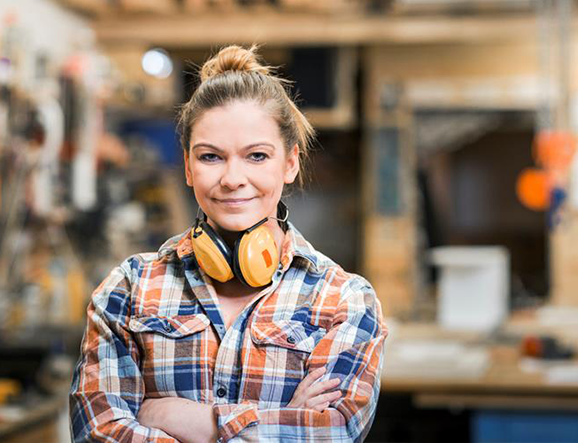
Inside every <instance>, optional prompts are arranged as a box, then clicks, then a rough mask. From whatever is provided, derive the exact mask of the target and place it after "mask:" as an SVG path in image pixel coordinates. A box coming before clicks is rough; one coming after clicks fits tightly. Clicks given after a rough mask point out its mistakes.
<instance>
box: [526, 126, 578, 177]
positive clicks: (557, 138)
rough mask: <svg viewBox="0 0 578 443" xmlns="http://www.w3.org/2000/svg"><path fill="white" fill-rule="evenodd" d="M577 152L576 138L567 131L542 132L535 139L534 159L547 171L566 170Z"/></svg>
mask: <svg viewBox="0 0 578 443" xmlns="http://www.w3.org/2000/svg"><path fill="white" fill-rule="evenodd" d="M575 152H576V137H575V136H574V135H573V134H572V133H571V132H567V131H541V132H539V133H538V134H537V135H536V138H535V139H534V157H535V161H536V163H537V164H538V165H540V166H542V167H543V168H544V169H547V170H566V169H568V167H569V166H570V163H571V162H572V158H573V157H574V153H575Z"/></svg>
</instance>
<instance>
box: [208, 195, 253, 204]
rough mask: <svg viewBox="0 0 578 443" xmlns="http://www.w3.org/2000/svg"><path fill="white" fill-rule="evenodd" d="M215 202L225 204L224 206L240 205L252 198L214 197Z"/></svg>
mask: <svg viewBox="0 0 578 443" xmlns="http://www.w3.org/2000/svg"><path fill="white" fill-rule="evenodd" d="M214 200H215V201H216V202H217V203H220V204H223V205H226V206H242V205H244V204H245V203H248V202H250V201H251V200H253V197H252V198H223V199H220V198H215V199H214Z"/></svg>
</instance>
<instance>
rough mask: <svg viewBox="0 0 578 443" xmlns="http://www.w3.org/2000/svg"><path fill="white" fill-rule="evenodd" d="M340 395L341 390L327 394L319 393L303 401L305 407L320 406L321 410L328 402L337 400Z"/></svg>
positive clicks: (314, 407) (313, 407)
mask: <svg viewBox="0 0 578 443" xmlns="http://www.w3.org/2000/svg"><path fill="white" fill-rule="evenodd" d="M340 397H341V391H334V392H328V393H327V394H321V395H318V396H316V397H313V398H310V399H309V400H307V401H306V402H305V407H306V408H308V409H316V407H322V409H321V410H323V409H325V408H327V407H328V406H329V404H330V403H332V402H334V401H336V400H338V399H339V398H340ZM316 410H317V409H316Z"/></svg>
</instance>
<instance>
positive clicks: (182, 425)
mask: <svg viewBox="0 0 578 443" xmlns="http://www.w3.org/2000/svg"><path fill="white" fill-rule="evenodd" d="M137 421H138V422H139V423H140V424H141V425H143V426H147V427H150V428H157V429H161V430H163V431H164V432H166V433H167V434H169V435H170V436H171V437H174V438H176V439H177V440H178V441H179V442H181V443H193V441H194V442H195V443H209V442H215V441H216V440H217V423H216V421H215V418H214V416H213V408H212V406H211V405H208V404H205V403H197V402H194V401H191V400H187V399H186V398H179V397H163V398H148V399H146V400H145V401H144V402H143V404H142V405H141V408H140V411H139V413H138V416H137Z"/></svg>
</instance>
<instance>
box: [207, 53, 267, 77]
mask: <svg viewBox="0 0 578 443" xmlns="http://www.w3.org/2000/svg"><path fill="white" fill-rule="evenodd" d="M256 50H257V45H253V46H251V48H250V49H246V48H243V47H241V46H237V45H230V46H227V47H225V48H222V49H221V50H220V51H219V53H218V54H217V55H215V56H213V57H211V58H210V59H209V60H207V61H206V62H205V64H204V65H203V67H202V68H201V81H202V82H204V81H206V80H208V79H210V78H211V77H214V76H215V75H219V74H222V73H224V72H227V71H242V72H260V73H261V74H265V75H267V74H269V71H270V67H269V66H263V65H262V64H261V63H260V62H259V60H258V56H257V54H256V52H255V51H256Z"/></svg>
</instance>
